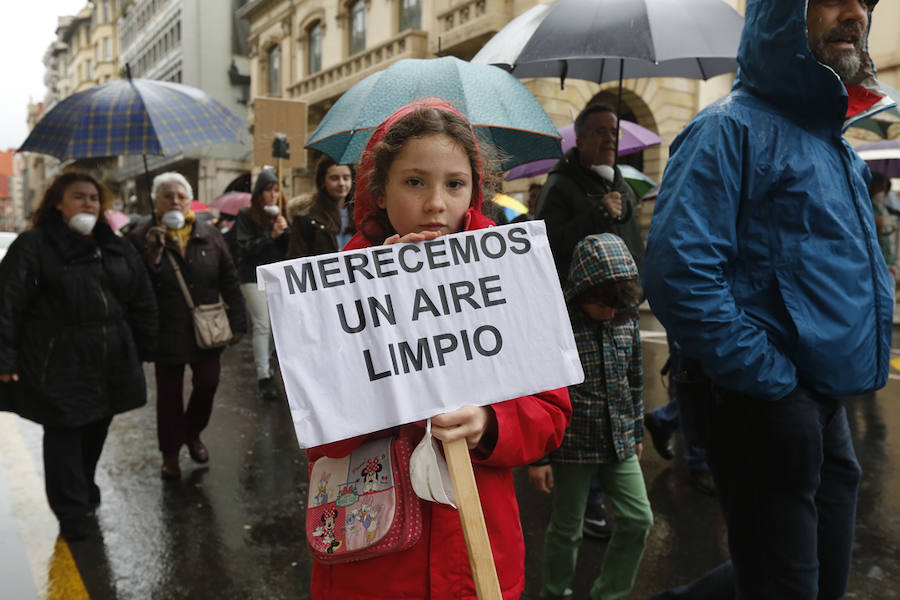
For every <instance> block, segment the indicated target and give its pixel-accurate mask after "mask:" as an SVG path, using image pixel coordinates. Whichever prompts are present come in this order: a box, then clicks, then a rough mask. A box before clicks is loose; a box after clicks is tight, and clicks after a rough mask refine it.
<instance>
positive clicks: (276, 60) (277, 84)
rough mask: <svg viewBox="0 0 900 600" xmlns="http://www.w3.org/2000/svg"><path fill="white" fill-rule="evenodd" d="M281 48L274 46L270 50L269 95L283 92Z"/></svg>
mask: <svg viewBox="0 0 900 600" xmlns="http://www.w3.org/2000/svg"><path fill="white" fill-rule="evenodd" d="M280 71H281V48H280V47H279V46H278V45H275V46H272V49H271V50H269V95H270V96H278V95H280V94H281V73H280Z"/></svg>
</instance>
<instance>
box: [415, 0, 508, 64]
mask: <svg viewBox="0 0 900 600" xmlns="http://www.w3.org/2000/svg"><path fill="white" fill-rule="evenodd" d="M513 16H514V15H513V3H512V0H462V1H461V2H457V3H455V4H454V6H452V7H450V8H448V9H447V10H445V11H442V12H439V13H438V14H437V15H436V17H435V21H436V27H435V29H434V31H435V32H436V34H437V35H434V36H432V40H431V48H430V50H431V52H432V53H434V54H437V53H441V54H448V53H449V54H460V53H461V54H462V55H467V54H474V53H475V52H476V51H477V50H478V49H479V48H480V47H481V45H482V44H483V43H484V42H485V41H487V39H488V38H489V37H490V36H492V35H494V34H495V33H497V32H498V31H500V30H501V29H502V28H503V26H504V25H506V24H507V23H509V21H510V20H511V19H512V18H513ZM438 40H440V42H438ZM439 43H440V47H439V46H438V44H439ZM465 58H469V57H468V56H465Z"/></svg>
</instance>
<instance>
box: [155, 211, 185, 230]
mask: <svg viewBox="0 0 900 600" xmlns="http://www.w3.org/2000/svg"><path fill="white" fill-rule="evenodd" d="M160 221H161V222H162V224H163V225H165V226H166V229H181V228H182V227H184V213H183V212H181V211H180V210H167V211H166V212H164V213H163V216H162V217H161V218H160Z"/></svg>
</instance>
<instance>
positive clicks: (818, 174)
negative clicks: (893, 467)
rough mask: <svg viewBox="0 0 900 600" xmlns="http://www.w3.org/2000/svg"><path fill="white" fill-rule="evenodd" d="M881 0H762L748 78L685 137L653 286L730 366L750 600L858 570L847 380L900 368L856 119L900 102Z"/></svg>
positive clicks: (659, 306)
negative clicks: (890, 88)
mask: <svg viewBox="0 0 900 600" xmlns="http://www.w3.org/2000/svg"><path fill="white" fill-rule="evenodd" d="M876 2H877V0H869V1H860V0H808V1H807V0H749V1H748V3H747V10H746V20H745V26H744V32H743V36H742V38H741V46H740V51H739V55H738V64H739V70H738V75H737V78H736V80H735V83H734V87H733V89H732V91H731V93H730V94H729V95H728V96H726V97H725V98H723V99H722V100H720V101H718V102H716V103H714V104H712V105H711V106H709V107H708V108H706V109H704V110H703V111H702V112H701V113H700V114H698V115H697V117H696V118H694V119H693V120H692V121H691V123H690V124H689V125H688V126H687V127H686V128H685V130H684V131H682V132H681V134H679V136H678V137H677V138H676V140H675V142H674V144H673V145H672V152H671V158H670V160H669V163H668V165H667V167H666V172H665V174H664V177H663V181H662V185H661V188H660V193H659V197H658V199H657V202H656V210H655V214H654V216H653V222H652V225H651V228H650V234H649V240H648V246H647V254H646V257H645V261H644V272H643V281H644V288H645V290H646V292H647V296H648V298H649V300H650V305H651V307H652V309H653V311H654V313H655V314H656V316H657V317H658V318H659V320H660V321H661V322H662V323H663V325H664V326H665V327H666V329H667V331H668V334H669V336H670V337H671V338H672V339H674V341H675V342H677V343H678V345H679V346H680V348H681V350H682V351H683V353H684V354H685V355H686V356H688V357H691V358H692V359H694V360H695V361H696V362H697V365H698V366H699V367H701V368H702V372H703V373H705V374H706V375H707V376H708V377H709V378H710V379H711V389H712V390H713V392H712V394H711V398H710V406H709V414H708V416H709V419H710V424H711V427H710V434H709V439H708V440H707V453H708V461H709V463H710V466H711V468H712V470H713V474H714V477H715V483H716V487H717V488H718V490H719V495H720V501H721V503H722V507H723V509H724V513H725V518H726V523H727V525H728V538H729V539H728V543H729V548H730V551H731V556H732V560H733V563H734V573H735V581H736V583H735V595H736V596H737V597H738V598H741V599H749V598H754V599H755V598H760V599H763V598H765V599H771V598H798V599H800V598H809V599H815V598H820V599H822V598H839V597H840V596H842V595H843V593H844V591H845V590H846V586H847V579H848V574H849V570H850V558H851V549H852V543H853V530H854V521H855V513H856V493H857V488H858V485H859V480H860V468H859V463H858V462H857V460H856V455H855V454H854V451H853V444H852V440H851V436H850V431H849V428H848V425H847V417H846V413H845V410H844V404H843V399H844V398H845V397H847V396H849V395H853V394H861V393H865V392H870V391H872V390H876V389H878V388H880V387H882V386H883V385H884V384H885V381H886V379H887V374H888V359H889V356H890V346H891V331H892V318H891V314H892V309H893V300H892V294H891V280H890V276H889V274H888V270H887V267H886V265H885V263H884V260H883V259H882V257H881V254H880V252H879V247H878V241H877V238H876V234H875V228H874V219H873V216H872V208H871V203H870V202H869V197H868V193H867V183H868V180H869V177H870V175H869V170H868V168H867V167H866V165H865V163H864V162H863V161H862V160H860V158H859V157H858V156H857V155H856V153H855V152H854V151H853V149H852V148H851V147H850V146H849V145H848V144H847V143H846V142H845V141H844V140H843V138H842V137H841V133H842V129H843V128H845V127H847V126H849V123H850V121H852V120H854V119H857V118H863V117H865V116H868V115H870V114H873V113H874V112H877V111H879V110H883V109H885V108H888V107H889V106H890V105H891V104H892V103H891V102H890V101H887V100H885V98H884V94H882V93H880V92H878V85H877V81H876V80H875V76H874V69H873V66H872V63H871V60H870V59H869V56H868V53H867V52H866V39H867V37H868V31H869V24H870V21H871V17H872V9H873V8H874V6H875V4H876ZM660 597H679V596H674V595H670V596H660Z"/></svg>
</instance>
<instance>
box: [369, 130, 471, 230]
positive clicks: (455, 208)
mask: <svg viewBox="0 0 900 600" xmlns="http://www.w3.org/2000/svg"><path fill="white" fill-rule="evenodd" d="M471 202H472V167H471V166H470V165H469V157H468V156H467V155H466V152H465V150H463V149H462V147H460V146H459V144H457V143H456V142H455V141H454V140H453V138H451V137H450V136H449V135H447V134H446V133H432V134H429V135H425V136H422V137H414V138H410V139H409V141H407V142H406V144H404V146H403V148H402V150H400V153H399V154H397V157H396V158H395V159H394V162H393V163H392V164H391V167H390V169H388V175H387V184H386V185H385V190H384V197H383V198H379V199H378V206H379V207H381V208H383V209H385V210H386V211H387V215H388V219H389V220H390V222H391V225H393V227H394V230H395V231H396V232H397V233H399V234H400V235H406V234H408V233H421V232H423V231H437V232H440V233H456V232H457V231H459V230H460V228H461V227H462V224H463V219H464V217H465V214H466V211H467V210H468V209H469V204H470V203H471Z"/></svg>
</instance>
